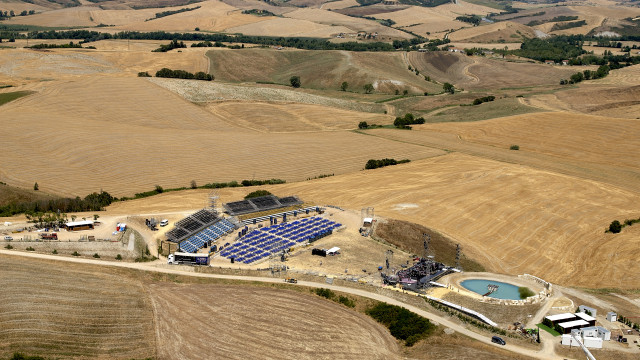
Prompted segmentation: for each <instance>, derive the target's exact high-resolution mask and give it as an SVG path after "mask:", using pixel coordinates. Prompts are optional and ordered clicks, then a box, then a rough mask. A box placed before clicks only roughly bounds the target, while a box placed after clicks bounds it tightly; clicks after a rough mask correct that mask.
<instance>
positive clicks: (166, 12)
mask: <svg viewBox="0 0 640 360" xmlns="http://www.w3.org/2000/svg"><path fill="white" fill-rule="evenodd" d="M200 7H201V6H194V7H192V8H182V9H178V10H167V11H162V12H159V13H156V16H155V17H153V18H151V19H147V20H145V21H149V20H153V19H159V18H163V17H165V16H169V15H173V14H180V13H183V12H187V11H193V10H197V9H200Z"/></svg>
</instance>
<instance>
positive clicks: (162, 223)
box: [160, 219, 169, 226]
mask: <svg viewBox="0 0 640 360" xmlns="http://www.w3.org/2000/svg"><path fill="white" fill-rule="evenodd" d="M167 225H169V220H167V219H164V220H162V221H160V226H167Z"/></svg>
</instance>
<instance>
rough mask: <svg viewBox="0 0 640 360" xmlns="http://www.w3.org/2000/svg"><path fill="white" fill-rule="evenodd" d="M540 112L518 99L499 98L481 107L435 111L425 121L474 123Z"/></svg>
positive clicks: (456, 107) (449, 108) (458, 107)
mask: <svg viewBox="0 0 640 360" xmlns="http://www.w3.org/2000/svg"><path fill="white" fill-rule="evenodd" d="M468 104H469V103H467V105H468ZM539 111H541V110H540V109H538V108H535V107H531V106H527V105H525V104H523V103H521V102H520V101H518V99H517V98H498V99H496V100H494V101H490V102H487V103H483V104H481V105H475V106H451V107H446V108H443V109H439V110H434V111H432V112H430V113H428V114H427V116H426V117H425V120H426V121H427V122H428V123H450V122H456V123H461V122H474V121H482V120H488V119H495V118H502V117H505V116H512V115H520V114H529V113H535V112H539Z"/></svg>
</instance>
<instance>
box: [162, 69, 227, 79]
mask: <svg viewBox="0 0 640 360" xmlns="http://www.w3.org/2000/svg"><path fill="white" fill-rule="evenodd" d="M156 77H163V78H173V79H193V80H204V81H211V80H213V79H214V76H213V75H211V74H207V73H205V72H203V71H198V72H197V73H195V74H193V73H190V72H188V71H185V70H171V69H168V68H162V69H160V70H158V71H157V72H156Z"/></svg>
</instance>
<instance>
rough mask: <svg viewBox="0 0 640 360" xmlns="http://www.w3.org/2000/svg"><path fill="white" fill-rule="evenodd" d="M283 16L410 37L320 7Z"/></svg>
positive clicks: (375, 23)
mask: <svg viewBox="0 0 640 360" xmlns="http://www.w3.org/2000/svg"><path fill="white" fill-rule="evenodd" d="M284 16H286V17H288V18H292V19H298V20H306V21H311V22H314V23H316V24H324V25H330V26H343V27H346V28H348V29H350V31H349V32H358V31H365V32H368V33H374V32H377V33H378V35H379V36H382V37H390V38H396V39H409V38H411V37H412V36H411V35H410V34H407V33H405V32H402V31H399V30H396V29H393V28H390V27H388V26H383V25H381V24H380V23H378V22H376V21H373V20H367V19H362V18H356V17H351V16H347V15H343V14H340V13H337V12H332V11H328V10H322V9H309V8H304V9H298V10H295V11H292V12H288V13H286V14H285V15H284Z"/></svg>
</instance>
